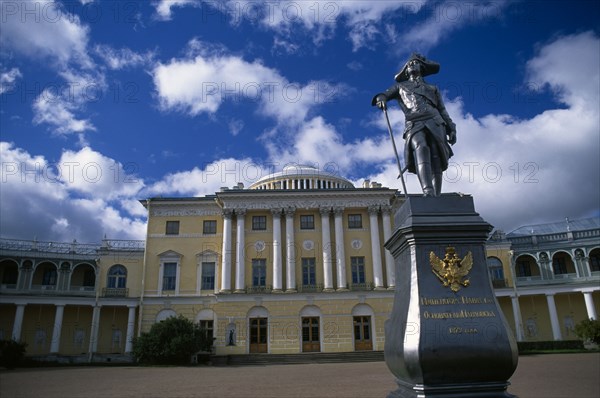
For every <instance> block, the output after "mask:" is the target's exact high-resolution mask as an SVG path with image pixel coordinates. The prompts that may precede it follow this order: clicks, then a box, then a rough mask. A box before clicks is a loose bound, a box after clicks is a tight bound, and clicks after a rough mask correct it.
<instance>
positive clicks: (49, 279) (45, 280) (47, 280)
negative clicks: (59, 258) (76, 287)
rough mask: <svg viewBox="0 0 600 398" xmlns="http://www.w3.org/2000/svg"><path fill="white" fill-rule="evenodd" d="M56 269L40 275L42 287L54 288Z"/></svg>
mask: <svg viewBox="0 0 600 398" xmlns="http://www.w3.org/2000/svg"><path fill="white" fill-rule="evenodd" d="M56 275H57V274H56V269H45V270H44V273H43V274H42V285H44V286H54V285H56Z"/></svg>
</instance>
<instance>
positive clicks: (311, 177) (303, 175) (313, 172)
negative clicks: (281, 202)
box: [249, 164, 354, 190]
mask: <svg viewBox="0 0 600 398" xmlns="http://www.w3.org/2000/svg"><path fill="white" fill-rule="evenodd" d="M249 188H250V189H285V190H296V189H344V188H354V185H353V184H352V183H351V182H350V181H349V180H347V179H345V178H343V177H340V176H338V175H336V174H335V173H334V171H328V170H320V169H318V168H317V167H314V166H309V165H300V164H298V165H288V166H285V167H284V168H283V171H280V172H277V173H273V174H269V175H267V176H264V177H262V178H261V179H259V180H258V181H256V182H255V183H253V184H252V185H250V187H249Z"/></svg>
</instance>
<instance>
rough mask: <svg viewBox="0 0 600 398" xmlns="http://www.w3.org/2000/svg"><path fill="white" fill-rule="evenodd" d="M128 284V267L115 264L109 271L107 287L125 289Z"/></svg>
mask: <svg viewBox="0 0 600 398" xmlns="http://www.w3.org/2000/svg"><path fill="white" fill-rule="evenodd" d="M125 286H127V269H126V268H125V267H124V266H122V265H113V266H112V267H111V268H110V270H109V271H108V283H107V287H108V288H111V289H114V288H117V289H123V288H124V287H125Z"/></svg>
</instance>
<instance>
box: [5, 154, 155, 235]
mask: <svg viewBox="0 0 600 398" xmlns="http://www.w3.org/2000/svg"><path fill="white" fill-rule="evenodd" d="M0 158H2V165H1V170H0V171H1V175H0V178H1V183H2V189H0V201H1V202H2V206H0V231H1V234H2V236H3V237H12V238H22V239H31V238H33V237H35V236H37V238H38V239H41V240H44V239H48V240H58V241H70V240H73V239H77V240H78V241H80V242H98V241H99V240H100V239H102V237H103V236H104V234H106V235H107V236H108V237H109V238H113V239H143V238H144V235H145V230H146V228H145V215H144V214H143V213H142V212H141V211H140V210H139V208H138V209H135V207H134V206H133V204H132V203H128V204H127V205H126V211H127V213H129V215H131V216H128V215H124V214H121V211H119V210H118V208H117V206H119V205H121V204H122V203H123V202H122V201H123V200H125V201H127V200H133V199H134V197H135V196H136V195H137V194H138V193H139V192H138V191H136V189H139V188H140V187H141V185H142V183H141V182H138V183H133V184H128V183H127V182H126V181H130V180H133V179H135V178H136V177H135V176H131V175H128V174H126V173H124V172H123V171H122V168H121V165H120V164H119V163H118V162H116V161H114V160H112V159H109V158H107V157H105V156H103V155H101V154H99V153H97V152H95V151H92V150H91V149H89V148H84V149H82V150H81V151H79V152H68V151H67V152H65V153H63V156H62V157H61V161H60V162H58V163H51V162H49V161H48V160H47V159H46V158H44V157H43V156H32V155H31V154H29V153H27V152H26V151H24V150H23V149H20V148H17V147H15V146H14V145H13V144H11V143H7V142H0ZM68 162H70V163H68ZM112 165H114V167H113V168H112V169H111V166H112ZM100 168H102V173H103V174H102V175H101V176H99V175H98V174H97V173H96V170H99V169H100ZM105 169H106V170H105ZM115 170H117V171H119V170H120V172H116V171H115ZM115 175H117V176H118V179H117V180H115Z"/></svg>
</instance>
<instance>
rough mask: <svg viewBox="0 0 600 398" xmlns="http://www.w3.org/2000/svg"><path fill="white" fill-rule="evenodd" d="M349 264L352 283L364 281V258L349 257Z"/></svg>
mask: <svg viewBox="0 0 600 398" xmlns="http://www.w3.org/2000/svg"><path fill="white" fill-rule="evenodd" d="M350 266H351V268H352V283H353V284H359V283H365V258H364V257H350Z"/></svg>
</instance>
